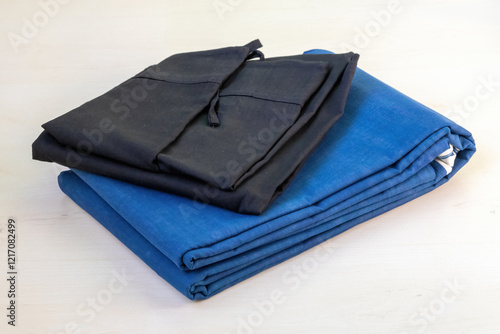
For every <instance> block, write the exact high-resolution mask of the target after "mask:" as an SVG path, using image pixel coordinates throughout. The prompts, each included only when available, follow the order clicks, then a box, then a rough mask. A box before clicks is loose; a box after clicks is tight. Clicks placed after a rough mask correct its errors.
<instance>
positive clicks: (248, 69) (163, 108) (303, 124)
mask: <svg viewBox="0 0 500 334" xmlns="http://www.w3.org/2000/svg"><path fill="white" fill-rule="evenodd" d="M260 46H261V44H260V42H258V40H257V41H254V42H251V43H249V44H247V45H245V46H241V47H228V48H222V49H215V50H207V51H198V52H188V53H182V54H176V55H173V56H171V57H169V58H167V59H165V60H164V61H162V62H160V63H159V64H157V65H153V66H150V67H148V68H147V69H145V70H144V71H142V72H141V73H139V74H137V75H135V76H134V77H132V78H130V79H129V80H127V81H125V82H124V83H122V84H120V85H118V86H117V87H115V88H113V89H111V90H110V91H108V92H106V93H105V94H103V95H101V96H99V97H97V98H95V99H93V100H91V101H89V102H87V103H85V104H83V105H82V106H80V107H78V108H75V109H74V110H72V111H70V112H68V113H66V114H64V115H62V116H59V117H57V118H56V119H54V120H52V121H49V122H47V123H45V124H44V125H43V128H44V131H43V132H42V134H41V135H40V136H39V138H38V139H37V140H36V141H35V142H34V143H33V158H34V159H38V160H42V161H49V162H56V163H59V164H62V165H65V166H68V167H71V168H78V169H81V170H85V171H88V172H92V173H96V174H100V175H104V176H108V177H113V178H115V179H119V180H123V181H127V182H130V183H133V184H137V185H141V186H145V187H149V188H153V189H157V190H161V191H166V192H170V193H175V194H177V195H180V196H185V197H188V198H191V199H194V200H196V201H199V202H201V203H207V204H210V205H216V206H219V207H223V208H225V209H228V210H232V211H236V212H240V213H245V214H254V215H258V214H261V213H262V212H264V211H265V210H266V209H267V208H268V207H269V205H270V204H271V203H272V202H273V201H274V200H275V199H276V198H277V197H278V196H279V195H280V194H281V193H282V191H283V189H285V188H286V187H287V186H288V185H289V184H290V182H291V181H292V180H293V178H294V177H295V175H296V174H297V172H298V171H299V169H300V168H301V166H302V165H303V164H304V162H305V161H306V159H307V158H308V157H309V156H310V154H311V153H312V152H313V151H314V149H315V148H316V147H317V145H319V143H320V141H321V140H322V138H323V137H324V136H325V135H326V133H327V132H328V130H329V129H330V128H331V127H332V125H333V124H334V123H335V122H336V121H337V120H338V119H339V118H340V117H341V116H342V114H343V112H344V107H345V101H346V99H347V95H348V92H349V88H350V84H351V81H352V77H353V75H354V72H355V69H356V64H357V60H358V58H359V56H358V55H357V54H354V53H346V54H339V55H333V54H321V55H319V54H318V55H297V56H290V57H280V58H268V59H264V57H263V56H261V54H259V53H258V52H257V50H256V49H257V48H259V47H260ZM254 55H258V56H260V58H259V60H249V58H252V57H254Z"/></svg>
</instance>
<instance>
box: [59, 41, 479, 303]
mask: <svg viewBox="0 0 500 334" xmlns="http://www.w3.org/2000/svg"><path fill="white" fill-rule="evenodd" d="M324 52H326V51H321V50H316V51H310V53H324ZM474 151H475V144H474V140H473V138H472V136H471V134H470V133H469V132H468V131H467V130H465V129H463V128H462V127H460V126H458V125H457V124H455V123H454V122H452V121H451V120H449V119H447V118H446V117H444V116H442V115H440V114H438V113H436V112H434V111H432V110H431V109H429V108H427V107H425V106H423V105H421V104H419V103H418V102H416V101H414V100H412V99H411V98H409V97H407V96H405V95H404V94H402V93H400V92H398V91H396V90H395V89H393V88H391V87H389V86H387V85H386V84H384V83H382V82H381V81H379V80H377V79H376V78H374V77H372V76H370V75H369V74H367V73H366V72H364V71H362V70H359V69H358V70H357V71H356V74H355V76H354V79H353V82H352V86H351V89H350V93H349V97H348V101H347V105H346V109H345V114H344V116H343V117H341V118H340V119H339V120H338V121H337V122H336V123H335V124H334V125H333V127H332V129H331V130H330V131H329V132H328V133H327V135H326V137H325V138H324V140H323V141H322V142H321V144H320V145H319V146H318V148H317V149H316V150H315V151H314V152H313V154H312V155H311V157H310V158H309V159H308V160H307V162H306V163H305V164H304V166H303V167H302V169H301V170H300V171H299V173H298V174H297V176H296V178H295V179H294V180H293V181H292V182H291V184H290V185H289V187H288V189H287V190H286V191H285V192H283V194H282V195H281V196H280V197H278V198H277V199H276V200H275V201H274V203H273V204H272V205H271V206H270V207H269V209H268V210H266V211H265V212H264V213H263V214H262V215H260V216H252V215H243V214H239V213H235V212H232V211H228V210H224V209H221V208H218V207H215V206H210V205H204V204H202V203H197V202H193V201H192V200H190V199H188V198H184V197H179V196H176V195H172V194H168V193H164V192H160V191H156V190H151V189H146V188H143V187H138V186H134V185H132V184H129V183H125V182H122V181H118V180H114V179H111V178H106V177H103V176H98V175H95V174H91V173H87V172H82V171H79V170H72V171H67V172H63V173H61V174H60V176H59V184H60V187H61V189H62V190H63V191H64V192H65V193H66V194H67V195H68V196H69V197H71V198H72V199H73V200H74V201H75V202H76V203H77V204H78V205H80V206H81V207H82V208H83V209H84V210H86V211H87V212H89V213H90V214H91V215H92V216H93V217H94V218H95V219H96V220H97V221H99V222H100V223H101V224H102V225H103V226H104V227H106V228H107V229H108V230H109V231H110V232H111V233H112V234H114V235H115V236H116V237H117V238H118V239H119V240H121V241H122V242H123V243H124V244H125V245H126V246H127V247H128V248H130V249H131V250H132V251H133V252H134V253H135V254H137V256H139V257H140V258H141V259H142V260H143V261H144V262H145V263H146V264H147V265H148V266H150V267H151V268H152V269H153V270H155V271H156V272H157V273H158V274H159V275H160V276H161V277H163V278H164V279H165V280H167V281H168V282H169V283H170V284H171V285H172V286H174V287H175V288H176V289H177V290H179V291H180V292H181V293H182V294H184V295H185V296H186V297H188V298H190V299H206V298H208V297H211V296H213V295H214V294H217V293H219V292H221V291H222V290H225V289H227V288H228V287H230V286H232V285H235V284H236V283H238V282H240V281H242V280H244V279H246V278H249V277H251V276H253V275H255V274H257V273H259V272H261V271H263V270H265V269H267V268H269V267H271V266H274V265H276V264H278V263H280V262H283V261H285V260H287V259H289V258H291V257H293V256H295V255H297V254H299V253H301V252H303V251H305V250H307V249H309V248H311V247H313V246H315V245H318V244H319V243H321V242H323V241H325V240H327V239H329V238H331V237H333V236H335V235H337V234H339V233H342V232H343V231H345V230H347V229H349V228H351V227H353V226H355V225H357V224H359V223H362V222H364V221H366V220H368V219H370V218H372V217H375V216H377V215H380V214H382V213H384V212H386V211H388V210H391V209H393V208H395V207H397V206H399V205H402V204H404V203H406V202H408V201H410V200H412V199H414V198H417V197H419V196H422V195H423V194H425V193H427V192H429V191H431V190H433V189H435V188H436V187H438V186H440V185H442V184H443V183H445V182H446V181H448V180H449V179H450V178H451V177H452V176H453V175H455V173H456V172H457V171H458V170H459V169H460V168H461V167H462V166H464V165H465V164H466V163H467V162H468V160H469V159H470V158H471V156H472V155H473V153H474Z"/></svg>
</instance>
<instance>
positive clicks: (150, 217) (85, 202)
mask: <svg viewBox="0 0 500 334" xmlns="http://www.w3.org/2000/svg"><path fill="white" fill-rule="evenodd" d="M260 47H261V44H260V42H259V41H258V40H256V41H253V42H251V43H249V44H247V45H244V46H240V47H227V48H221V49H215V50H208V51H200V52H189V53H182V54H176V55H173V56H171V57H169V58H167V59H165V60H164V61H162V62H160V63H159V64H157V65H153V66H150V67H148V68H146V69H145V70H144V71H142V72H140V73H139V74H137V75H135V76H134V77H132V78H131V79H129V80H127V81H125V82H123V83H121V84H120V85H118V86H117V87H115V88H113V89H111V90H110V91H108V92H106V93H105V94H103V95H101V96H99V97H97V98H95V99H93V100H91V101H89V102H87V103H85V104H83V105H82V106H80V107H78V108H76V109H74V110H72V111H70V112H68V113H66V114H64V115H62V116H60V117H58V118H56V119H54V120H52V121H49V122H47V123H45V124H44V125H43V128H44V131H43V132H42V134H41V135H40V136H39V138H38V139H37V140H36V141H35V142H34V143H33V157H34V159H38V160H42V161H49V162H56V163H59V164H62V165H65V166H68V167H70V170H68V171H65V172H62V173H61V174H60V175H59V185H60V187H61V189H62V191H63V192H65V193H66V194H67V195H68V196H69V197H70V198H72V199H73V200H74V201H75V202H76V203H77V204H78V205H79V206H80V207H82V208H83V209H84V210H86V211H87V212H88V213H89V214H90V215H92V216H93V217H94V218H95V219H96V220H97V221H99V222H100V223H101V224H102V225H103V226H104V227H106V228H107V229H108V230H109V231H110V232H111V233H112V234H113V235H115V236H116V237H117V238H118V239H119V240H120V241H121V242H123V244H125V245H126V246H127V247H128V248H129V249H130V250H132V251H133V252H134V253H135V254H137V256H139V257H140V258H141V259H142V260H143V261H144V262H145V263H146V264H147V265H148V266H150V267H151V268H152V269H153V270H155V271H156V272H157V273H158V274H159V275H160V276H161V277H163V278H164V279H165V280H167V281H168V282H169V283H170V284H172V286H174V287H175V288H176V289H177V290H179V291H180V292H181V293H182V294H184V295H185V296H187V297H188V298H190V299H206V298H208V297H211V296H213V295H214V294H216V293H218V292H220V291H222V290H224V289H226V288H228V287H230V286H232V285H234V284H236V283H238V282H240V281H242V280H244V279H246V278H249V277H251V276H253V275H255V274H257V273H259V272H261V271H263V270H265V269H267V268H269V267H271V266H274V265H276V264H278V263H280V262H283V261H285V260H287V259H289V258H291V257H293V256H295V255H297V254H299V253H301V252H303V251H305V250H307V249H309V248H311V247H313V246H315V245H317V244H319V243H321V242H323V241H325V240H327V239H329V238H331V237H333V236H335V235H337V234H339V233H342V232H343V231H345V230H347V229H349V228H351V227H353V226H355V225H357V224H359V223H362V222H364V221H366V220H368V219H370V218H373V217H375V216H377V215H380V214H382V213H384V212H386V211H388V210H391V209H393V208H395V207H397V206H399V205H401V204H404V203H406V202H408V201H410V200H412V199H414V198H417V197H419V196H421V195H423V194H425V193H427V192H429V191H431V190H433V189H435V188H436V187H438V186H440V185H442V184H443V183H445V182H446V181H448V180H449V179H450V178H451V177H452V176H453V175H454V174H455V173H456V172H457V171H458V170H459V169H460V168H461V167H462V166H464V165H465V164H466V163H467V162H468V160H469V159H470V158H471V156H472V155H473V153H474V151H475V144H474V140H473V138H472V136H471V134H470V133H469V132H468V131H467V130H465V129H463V128H462V127H460V126H458V125H457V124H455V123H453V122H452V121H450V120H449V119H447V118H446V117H444V116H442V115H440V114H438V113H436V112H434V111H432V110H430V109H429V108H427V107H425V106H423V105H421V104H419V103H418V102H415V101H414V100H412V99H410V98H408V97H407V96H405V95H403V94H402V93H400V92H398V91H396V90H395V89H393V88H391V87H389V86H387V85H385V84H384V83H382V82H381V81H379V80H377V79H376V78H374V77H372V76H370V75H369V74H367V73H365V72H363V71H362V70H360V69H357V70H356V65H357V60H358V55H357V54H354V53H346V54H332V53H331V52H328V51H324V50H312V51H309V52H305V53H304V54H302V55H295V56H285V57H275V58H268V59H265V58H264V55H263V54H262V53H261V52H260V51H259V50H258V49H259V48H260Z"/></svg>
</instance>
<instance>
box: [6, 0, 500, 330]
mask: <svg viewBox="0 0 500 334" xmlns="http://www.w3.org/2000/svg"><path fill="white" fill-rule="evenodd" d="M255 38H260V40H261V41H262V43H263V44H264V48H263V49H262V50H263V51H264V53H265V54H266V56H268V57H270V56H279V55H291V54H297V53H302V52H303V51H305V50H308V49H312V48H324V49H330V50H333V51H343V50H344V49H346V48H351V49H352V50H353V51H356V52H358V53H360V54H361V59H360V62H359V67H360V68H363V69H364V70H366V71H368V72H369V73H371V74H373V75H375V76H376V77H378V78H379V79H381V80H383V81H385V82H386V83H388V84H390V85H392V86H394V87H395V88H397V89H399V90H400V91H402V92H404V93H405V94H407V95H409V96H411V97H413V98H414V99H416V100H418V101H420V102H422V103H423V104H425V105H427V106H429V107H431V108H433V109H435V110H437V111H438V112H440V113H443V114H445V115H448V116H450V117H451V118H453V119H456V120H457V121H459V122H461V124H462V125H464V126H465V127H466V128H467V129H469V130H470V131H471V132H472V133H473V134H474V136H475V139H476V141H477V147H478V152H477V154H476V155H475V156H474V158H473V159H472V161H471V162H470V163H469V164H468V165H467V166H466V167H465V168H463V170H462V171H461V172H460V173H459V174H458V175H456V177H455V178H454V179H453V180H452V181H451V182H449V183H448V184H446V185H445V186H443V187H441V188H440V189H437V190H436V191H434V192H432V193H430V194H427V195H425V196H423V197H422V198H419V199H417V200H415V201H413V202H411V203H409V204H406V205H404V206H402V207H400V208H397V209H395V210H393V211H391V212H389V213H387V214H384V215H382V216H380V217H378V218H376V219H372V220H371V221H369V222H366V223H364V224H361V225H359V226H357V227H356V228H353V229H352V230H349V231H347V232H346V233H344V234H342V235H339V236H337V237H335V238H334V239H332V240H330V241H329V242H327V243H326V244H325V245H324V246H325V247H327V248H328V249H330V250H331V255H330V256H328V257H327V258H326V259H324V260H323V261H322V262H321V263H319V265H318V266H315V267H314V268H313V269H311V270H310V272H307V277H304V278H302V279H300V284H299V285H298V286H297V285H291V284H288V283H287V282H286V281H284V279H283V277H284V276H286V275H288V274H287V273H289V271H290V270H293V268H295V267H299V268H300V267H302V266H304V265H305V264H306V263H307V262H308V261H309V260H310V259H311V256H313V253H312V252H306V253H304V254H302V255H300V256H297V257H296V258H293V259H291V260H289V261H287V262H285V263H283V264H281V265H278V266H276V267H274V268H272V269H269V270H267V271H265V272H263V273H261V274H259V275H257V276H255V277H252V278H251V279H248V280H246V281H244V282H242V283H241V284H238V285H237V286H235V287H232V288H230V289H228V290H226V291H224V292H223V293H220V294H219V295H216V296H215V297H213V298H211V299H209V300H206V301H202V302H192V301H189V300H188V299H186V298H185V297H184V296H182V295H181V294H180V293H178V292H177V291H176V290H174V289H173V288H172V287H171V286H170V285H169V284H168V283H166V282H164V281H163V280H162V279H161V278H159V277H158V276H157V275H156V274H155V273H154V272H153V271H152V270H150V269H149V268H148V267H147V266H146V265H145V264H143V263H142V262H141V261H140V260H139V259H138V258H137V257H136V256H135V255H133V254H132V253H131V252H130V251H129V250H128V249H126V248H125V247H124V246H123V245H122V244H121V243H120V242H118V241H117V240H115V238H114V237H113V236H111V235H110V233H108V232H107V231H106V230H105V229H104V228H103V227H101V226H100V225H99V224H98V223H97V222H96V221H94V220H93V219H92V218H91V217H90V216H89V215H88V214H86V213H85V212H84V211H83V210H81V209H80V208H79V207H78V206H76V205H75V204H74V203H73V202H72V201H71V200H69V199H68V198H67V197H66V196H65V195H64V194H62V193H61V191H60V190H59V189H58V187H57V183H56V176H57V174H58V173H59V171H60V170H61V169H60V168H58V167H57V166H55V165H53V164H48V163H41V162H37V161H32V160H31V147H30V145H31V143H32V142H33V140H34V139H35V138H36V137H37V135H38V134H39V133H40V131H41V128H40V125H41V124H42V123H44V122H45V121H48V120H50V119H52V118H54V117H56V116H58V115H61V114H63V113H65V112H67V111H69V110H70V109H72V108H74V107H77V106H79V105H80V104H82V103H83V102H86V101H87V100H89V99H91V98H93V97H95V96H97V95H100V94H102V93H103V92H105V91H107V90H108V89H110V88H111V87H113V86H115V85H116V84H118V83H120V82H122V81H123V80H125V79H127V78H129V77H130V76H132V75H134V74H135V73H137V72H139V71H140V70H142V69H143V68H145V67H146V66H148V65H150V64H154V63H157V62H159V61H160V60H162V59H164V58H166V57H167V56H169V55H171V54H174V53H178V52H183V51H191V50H203V49H210V48H217V47H223V46H227V45H241V44H244V43H247V42H249V41H250V40H253V39H255ZM499 62H500V2H498V1H497V0H489V1H481V0H468V1H466V0H454V1H448V0H433V1H430V0H425V1H416V0H413V1H412V0H400V1H397V0H395V1H382V0H376V1H375V0H370V1H369V0H356V1H348V0H337V1H331V0H330V1H326V0H325V1H319V0H312V1H285V0H279V1H263V0H260V1H259V0H254V1H250V0H220V1H219V0H217V1H215V0H207V1H171V0H168V1H167V0H143V1H124V0H110V1H97V0H87V1H81V0H71V1H69V0H64V1H63V0H42V1H40V2H39V1H21V0H1V1H0V71H1V72H0V150H1V163H0V182H1V183H0V254H1V255H0V310H1V311H0V332H1V333H36V334H39V333H217V334H219V333H269V334H275V333H297V334H298V333H342V334H349V333H384V334H385V333H394V334H403V333H407V334H414V333H441V334H442V333H482V334H484V333H500V241H499V240H500V219H499V217H500V191H499V189H500V177H499V173H500V168H499V167H500V163H499V161H500V160H499V159H500V158H499V157H500V144H499V143H500V129H499V128H500V116H499V115H500V108H499V107H500V66H499ZM485 82H489V83H486V84H485ZM478 87H482V88H478ZM477 89H481V90H482V92H483V93H484V92H486V91H485V89H487V90H488V92H489V93H490V94H488V96H487V97H485V96H483V95H484V94H483V95H482V96H481V99H478V98H477V97H475V96H476V95H475V94H476V90H477ZM464 104H465V107H464ZM459 110H462V112H459ZM9 217H13V218H14V219H15V220H16V222H17V233H18V234H17V237H18V239H17V250H18V253H17V255H18V258H17V260H18V263H17V270H18V282H17V283H18V285H17V309H16V310H17V319H16V324H17V326H16V327H12V326H8V325H7V320H8V319H7V317H6V314H7V310H6V307H7V302H8V298H7V290H8V286H7V281H6V279H7V274H6V272H7V268H6V261H7V259H6V257H7V254H6V252H7V248H6V247H7V244H6V240H7V239H6V238H7V233H8V232H7V229H6V227H7V219H8V218H9ZM122 271H123V272H125V273H126V275H127V276H128V278H127V281H126V285H123V289H121V290H120V291H119V292H116V293H113V294H112V295H111V297H109V296H108V295H107V292H106V289H108V284H109V283H110V282H111V280H112V279H113V278H114V277H115V275H116V273H117V272H118V273H120V272H122ZM4 276H5V278H4ZM273 290H280V291H281V292H282V293H283V294H284V299H283V300H282V303H279V304H273V306H272V307H271V306H269V304H266V301H269V300H270V296H271V293H272V291H273ZM97 297H100V298H101V300H103V298H104V297H106V298H107V297H109V298H108V299H106V300H105V301H106V305H104V306H102V307H101V305H98V307H97V310H96V311H94V312H91V311H90V308H89V306H88V303H91V301H92V299H94V298H97ZM262 305H267V306H266V307H267V308H266V307H264V306H262Z"/></svg>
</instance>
